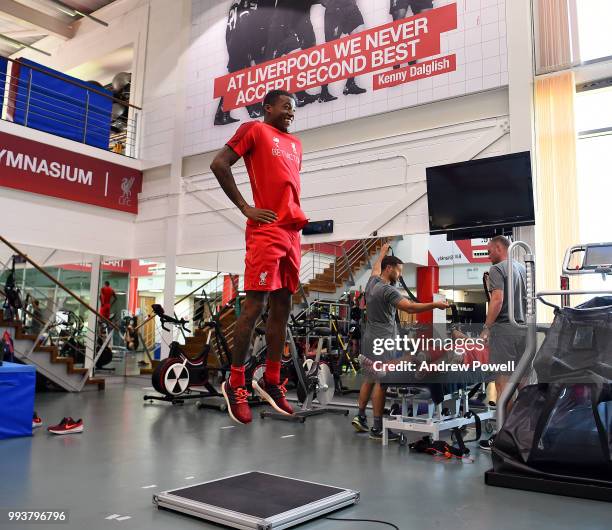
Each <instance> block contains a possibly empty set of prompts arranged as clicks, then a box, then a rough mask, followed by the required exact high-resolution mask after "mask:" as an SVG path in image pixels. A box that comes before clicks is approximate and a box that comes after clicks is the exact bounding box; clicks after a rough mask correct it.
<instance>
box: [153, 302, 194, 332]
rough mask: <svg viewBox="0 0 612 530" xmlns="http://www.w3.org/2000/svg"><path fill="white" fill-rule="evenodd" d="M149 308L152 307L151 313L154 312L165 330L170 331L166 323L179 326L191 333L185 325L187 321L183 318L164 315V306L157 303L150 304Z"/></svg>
mask: <svg viewBox="0 0 612 530" xmlns="http://www.w3.org/2000/svg"><path fill="white" fill-rule="evenodd" d="M151 309H153V313H155V315H157V316H158V317H159V322H160V324H161V327H162V328H163V329H165V330H166V331H170V328H167V327H166V324H171V325H173V326H179V327H180V328H182V329H183V331H186V332H187V333H191V330H190V329H189V328H188V327H187V325H186V324H187V322H188V321H187V320H185V319H184V318H181V319H178V318H174V317H171V316H168V315H166V313H165V311H164V308H163V307H162V306H161V305H159V304H153V305H152V306H151Z"/></svg>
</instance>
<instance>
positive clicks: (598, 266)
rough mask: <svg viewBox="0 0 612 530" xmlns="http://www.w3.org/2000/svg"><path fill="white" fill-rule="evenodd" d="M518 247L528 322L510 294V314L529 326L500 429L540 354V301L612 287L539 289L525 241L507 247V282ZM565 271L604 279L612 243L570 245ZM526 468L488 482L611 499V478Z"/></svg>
mask: <svg viewBox="0 0 612 530" xmlns="http://www.w3.org/2000/svg"><path fill="white" fill-rule="evenodd" d="M516 248H522V249H523V250H524V252H525V255H524V260H525V267H526V273H527V274H526V290H527V312H526V318H525V324H520V323H518V322H516V320H515V318H514V300H513V297H512V296H510V297H508V315H509V318H510V323H511V324H512V325H513V326H514V327H516V328H520V329H523V330H526V333H527V344H526V348H525V353H524V354H523V356H522V357H521V360H520V362H519V364H518V366H517V368H516V370H515V371H514V372H513V374H512V376H511V377H510V380H509V382H508V384H507V385H506V388H505V389H504V391H503V392H502V394H501V396H500V398H499V400H498V402H497V428H498V430H500V429H501V428H502V426H503V424H504V420H505V415H506V414H505V410H506V405H507V403H508V401H509V400H510V399H512V396H513V395H514V393H515V391H516V390H517V389H518V386H519V384H520V382H521V380H523V378H525V377H526V376H527V375H528V373H529V371H530V369H531V366H532V364H533V362H534V360H535V359H536V357H537V355H538V352H539V350H538V345H537V333H538V331H546V330H545V329H544V328H540V327H539V326H538V323H537V322H538V321H537V302H538V301H540V302H541V303H543V304H545V305H548V306H551V307H553V308H556V309H559V307H558V306H556V305H555V304H553V303H552V302H549V301H548V300H546V299H545V297H547V296H560V297H561V298H562V300H563V299H565V300H569V297H570V296H571V295H601V294H612V289H598V290H573V291H572V290H559V291H540V292H538V291H536V285H535V256H534V255H533V253H532V250H531V247H530V246H529V245H528V244H527V243H524V242H522V241H517V242H515V243H513V244H512V245H511V246H510V248H509V249H508V280H507V281H508V283H509V284H510V285H512V282H513V279H512V277H513V267H512V254H513V252H514V250H515V249H516ZM577 254H582V262H581V263H580V264H578V265H576V264H575V263H572V262H573V261H574V260H575V256H576V255H577ZM562 271H563V274H564V275H566V276H573V275H582V274H600V275H601V276H602V279H604V280H605V279H606V277H607V276H610V275H612V243H596V244H586V245H578V246H574V247H570V248H569V249H568V250H567V252H566V254H565V258H564V260H563V269H562ZM525 467H526V471H525V472H522V473H521V472H518V471H517V472H511V471H496V470H495V469H493V468H492V469H490V470H489V471H487V472H486V473H485V483H486V484H487V485H489V486H498V487H503V488H512V489H521V490H527V491H536V492H540V493H549V494H553V495H564V496H568V497H579V498H584V499H592V500H600V501H608V502H612V482H611V481H603V480H597V479H593V480H589V479H587V478H582V477H571V476H565V475H551V474H549V475H548V476H538V475H535V474H533V473H530V472H529V468H528V467H527V466H525Z"/></svg>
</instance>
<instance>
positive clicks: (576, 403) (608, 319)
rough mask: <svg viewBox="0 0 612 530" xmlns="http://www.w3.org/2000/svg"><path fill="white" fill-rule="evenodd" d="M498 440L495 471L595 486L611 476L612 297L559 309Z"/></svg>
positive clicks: (494, 456) (595, 299)
mask: <svg viewBox="0 0 612 530" xmlns="http://www.w3.org/2000/svg"><path fill="white" fill-rule="evenodd" d="M534 368H535V370H536V373H537V377H538V384H535V385H530V386H527V387H525V388H523V389H522V390H521V391H520V392H519V394H518V397H517V400H516V402H515V403H514V405H513V407H512V410H511V411H510V413H509V414H508V417H507V419H506V422H505V423H504V425H503V427H502V429H501V430H500V431H499V433H498V434H497V436H496V438H495V444H494V446H493V450H492V457H493V467H494V469H495V470H496V471H518V472H521V473H523V474H525V473H527V474H532V475H536V476H541V477H543V478H546V477H555V476H566V477H567V476H569V477H572V479H575V480H578V481H580V480H581V479H582V480H588V481H590V482H592V481H593V480H594V479H595V480H597V479H599V478H601V479H602V480H603V479H607V480H609V479H610V477H611V476H612V459H611V453H612V297H597V298H594V299H593V300H590V301H589V302H587V303H585V304H582V305H580V306H578V307H576V308H560V309H557V310H556V311H555V318H554V321H553V324H552V326H551V328H550V329H549V331H548V333H547V335H546V339H545V341H544V343H543V344H542V347H541V349H540V351H539V352H538V356H537V357H536V361H535V362H534Z"/></svg>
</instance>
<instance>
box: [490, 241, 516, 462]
mask: <svg viewBox="0 0 612 530" xmlns="http://www.w3.org/2000/svg"><path fill="white" fill-rule="evenodd" d="M509 247H510V241H508V239H507V238H505V237H504V236H496V237H494V238H493V239H491V241H489V244H488V250H489V258H490V259H491V263H492V264H493V265H492V266H491V268H490V269H489V287H488V290H489V293H490V295H491V301H490V302H489V309H488V311H487V319H486V322H485V324H484V327H483V331H482V333H481V337H482V338H483V339H487V340H488V341H489V351H490V358H489V363H490V364H498V363H510V362H512V361H514V363H515V365H516V364H518V362H519V360H520V359H521V357H522V355H523V353H524V352H525V342H526V338H525V333H524V331H522V330H520V329H518V328H517V327H515V326H514V325H512V324H510V319H509V317H508V299H509V298H510V297H512V299H513V301H514V319H515V320H516V322H518V323H524V322H525V313H526V305H527V288H526V271H525V266H524V265H523V264H522V263H519V262H517V261H514V260H513V261H512V267H513V269H512V273H513V275H512V280H513V281H512V285H509V284H508V261H507V260H508V248H509ZM509 376H510V374H509V373H508V372H498V374H497V377H496V378H495V390H496V391H497V396H498V398H499V396H500V395H501V393H502V392H503V390H504V388H505V386H506V385H507V384H508V379H509ZM493 439H494V437H492V438H491V439H490V440H483V441H481V442H480V447H481V448H482V449H486V450H490V449H491V446H492V444H493Z"/></svg>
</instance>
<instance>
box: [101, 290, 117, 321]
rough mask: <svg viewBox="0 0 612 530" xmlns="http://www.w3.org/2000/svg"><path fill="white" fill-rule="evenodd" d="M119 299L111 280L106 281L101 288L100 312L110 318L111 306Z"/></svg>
mask: <svg viewBox="0 0 612 530" xmlns="http://www.w3.org/2000/svg"><path fill="white" fill-rule="evenodd" d="M116 300H117V295H116V294H115V291H114V290H113V288H112V287H111V286H110V283H109V282H104V287H102V289H100V314H101V315H102V316H103V317H104V318H106V319H108V320H110V315H111V306H112V305H113V304H114V303H115V301H116Z"/></svg>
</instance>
